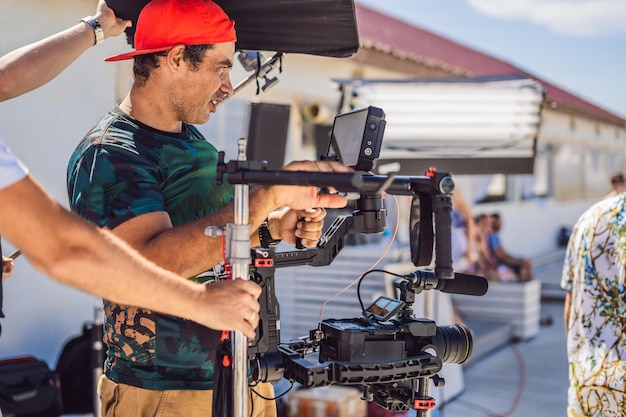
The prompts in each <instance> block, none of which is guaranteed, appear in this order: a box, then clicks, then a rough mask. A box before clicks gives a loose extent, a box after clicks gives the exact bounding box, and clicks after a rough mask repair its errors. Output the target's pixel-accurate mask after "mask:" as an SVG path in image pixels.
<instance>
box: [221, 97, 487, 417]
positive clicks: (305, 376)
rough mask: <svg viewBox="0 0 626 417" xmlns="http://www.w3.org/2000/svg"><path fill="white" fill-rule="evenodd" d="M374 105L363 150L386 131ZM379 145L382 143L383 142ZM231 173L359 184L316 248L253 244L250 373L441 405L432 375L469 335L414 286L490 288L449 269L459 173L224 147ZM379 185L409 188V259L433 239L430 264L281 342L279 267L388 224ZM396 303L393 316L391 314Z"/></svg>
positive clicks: (460, 357) (426, 251) (397, 402)
mask: <svg viewBox="0 0 626 417" xmlns="http://www.w3.org/2000/svg"><path fill="white" fill-rule="evenodd" d="M372 109H375V108H369V111H368V117H367V118H365V119H362V116H359V117H361V119H362V120H363V123H365V126H369V128H365V129H361V130H360V132H363V131H365V132H366V133H367V132H369V134H364V135H363V137H362V139H360V140H362V146H361V147H360V148H359V149H361V150H365V149H367V146H368V144H369V145H372V143H371V142H372V138H374V140H378V141H380V140H382V132H380V133H379V134H378V133H377V134H376V135H375V136H372V135H371V132H372V131H373V130H376V129H372V127H371V126H372V125H371V123H373V122H377V123H379V125H378V126H377V127H381V125H380V122H381V118H380V113H382V111H379V112H378V113H377V112H373V111H372ZM375 110H379V109H375ZM355 113H357V112H355ZM370 114H374V115H375V116H376V117H375V119H372V118H371V117H369V115H370ZM339 116H346V114H343V115H338V118H339ZM338 118H336V120H335V123H336V124H337V120H339V119H338ZM343 119H347V118H345V117H344V118H343ZM343 119H342V120H343ZM359 123H360V122H357V124H359ZM336 127H337V126H334V127H333V130H335V128H336ZM382 127H384V124H382ZM382 127H381V129H382ZM351 130H354V129H351ZM356 130H357V131H359V129H356ZM331 138H334V136H332V135H331ZM332 140H333V139H331V141H332ZM373 145H374V147H375V148H377V149H380V143H374V144H373ZM329 149H330V147H329ZM364 155H366V153H365V152H364ZM371 155H372V154H371V152H370V153H368V154H367V156H368V160H367V161H366V162H367V163H370V162H372V157H371ZM375 156H377V154H376V155H375ZM225 174H226V175H227V180H228V181H229V182H230V183H232V184H291V185H312V186H318V187H334V188H336V189H337V190H339V191H340V192H359V193H360V198H359V199H358V200H356V209H355V210H354V211H353V212H352V213H351V214H350V215H343V216H339V217H337V219H335V221H334V222H333V223H332V225H331V226H330V227H329V228H328V229H327V230H326V231H325V232H324V234H323V236H322V238H321V239H320V241H319V243H318V245H317V247H315V248H308V249H302V250H295V251H288V252H275V248H273V247H270V248H252V249H250V248H249V246H248V247H247V249H250V263H249V268H248V273H249V277H250V279H251V280H254V281H256V282H257V283H258V284H259V285H260V286H261V287H262V288H263V293H262V295H261V297H260V299H259V302H260V304H261V312H260V321H259V326H258V328H257V333H256V337H255V339H254V340H252V341H250V345H249V346H248V348H247V356H248V360H249V365H250V369H251V371H252V379H253V380H254V381H256V382H272V383H276V382H278V381H279V380H281V379H282V378H287V379H289V380H291V381H295V382H298V383H300V384H302V385H303V386H304V387H305V388H312V387H319V386H324V385H329V384H344V385H360V386H362V389H363V398H364V399H365V400H367V401H372V402H375V403H376V404H378V405H379V406H381V407H383V408H385V409H388V410H391V411H405V410H408V409H409V408H414V409H415V410H417V413H418V416H426V415H427V413H428V410H430V409H432V408H433V407H434V406H435V403H434V399H433V398H432V397H430V396H429V382H430V379H432V380H433V382H434V384H435V385H436V386H441V385H442V384H443V383H444V381H443V379H442V378H440V377H439V376H438V375H437V373H438V372H439V371H440V370H441V367H442V364H443V362H449V363H463V362H465V361H466V360H467V359H468V358H469V357H470V355H471V351H472V344H473V342H472V337H471V333H470V331H469V329H468V328H467V327H465V326H464V325H449V326H437V325H436V323H435V322H434V321H433V320H430V319H426V318H415V317H413V316H412V313H413V311H412V304H413V303H414V301H415V295H416V294H419V293H421V292H422V291H423V290H429V289H438V290H440V291H443V292H449V293H461V294H469V295H483V294H484V293H485V292H486V291H487V281H486V280H485V279H484V278H482V277H479V276H473V275H467V274H457V273H454V272H453V269H452V261H451V248H450V234H451V224H450V223H451V210H452V200H451V195H452V191H453V189H454V183H453V181H452V178H451V176H450V175H449V174H448V173H439V172H437V171H436V170H434V169H432V170H430V171H429V172H428V173H427V174H426V175H425V176H412V177H393V176H381V175H371V174H364V173H362V172H358V171H357V172H355V173H354V174H338V173H311V172H298V171H267V170H265V169H264V164H263V163H262V162H259V161H243V160H241V152H240V160H238V161H230V162H228V163H225V162H224V154H223V153H221V154H220V160H219V161H218V180H220V181H221V180H223V176H224V175H225ZM382 192H387V193H389V194H396V195H409V196H413V202H412V209H411V220H410V228H411V245H410V250H411V260H412V262H413V264H414V265H415V266H416V267H425V266H428V265H430V264H431V261H432V255H433V247H434V253H435V267H434V271H431V270H425V269H421V270H419V269H418V270H417V271H415V272H413V273H411V274H407V275H404V276H403V277H402V278H401V279H399V280H397V281H396V282H395V283H394V287H395V288H396V289H397V290H398V292H399V293H400V297H399V298H400V300H393V299H388V298H385V299H384V300H380V299H379V300H377V301H376V302H374V303H373V304H372V305H371V306H370V307H369V308H368V309H367V310H365V311H364V312H363V316H364V317H363V318H351V319H327V320H323V321H322V322H321V323H319V325H318V327H317V328H316V329H314V330H311V331H310V334H309V335H308V337H304V338H302V339H298V340H295V341H290V342H287V343H281V341H280V332H279V327H280V326H279V322H280V312H279V311H280V309H279V303H278V299H277V297H276V294H275V270H276V268H283V267H292V266H300V265H310V266H326V265H330V263H332V262H333V260H334V259H335V257H336V256H337V255H338V254H339V252H340V251H341V250H342V249H343V247H344V246H345V236H346V235H348V234H358V233H366V234H367V233H380V232H382V231H383V230H384V228H385V225H386V221H385V217H386V212H385V209H384V208H383V204H382ZM235 240H237V239H235ZM241 256H242V255H241V253H240V252H239V257H241ZM390 306H393V309H392V308H391V307H390ZM390 310H391V311H390ZM396 312H398V313H397V317H396V318H393V319H391V318H390V317H392V316H394V315H396V314H395V313H396ZM236 359H237V358H236Z"/></svg>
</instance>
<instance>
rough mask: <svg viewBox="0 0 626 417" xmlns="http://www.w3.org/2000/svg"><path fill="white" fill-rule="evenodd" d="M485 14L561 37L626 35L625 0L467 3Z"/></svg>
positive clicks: (471, 0) (489, 0)
mask: <svg viewBox="0 0 626 417" xmlns="http://www.w3.org/2000/svg"><path fill="white" fill-rule="evenodd" d="M467 2H468V3H469V4H470V6H472V7H474V8H475V9H476V10H478V11H479V12H480V13H483V14H485V15H488V16H491V17H495V18H502V19H510V20H526V21H528V22H531V23H534V24H536V25H539V26H543V27H545V28H546V29H548V30H550V31H552V32H555V33H559V34H562V35H568V36H576V37H595V36H603V35H618V34H626V25H625V24H624V22H625V21H626V1H624V0H467Z"/></svg>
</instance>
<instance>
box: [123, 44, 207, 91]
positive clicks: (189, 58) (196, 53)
mask: <svg viewBox="0 0 626 417" xmlns="http://www.w3.org/2000/svg"><path fill="white" fill-rule="evenodd" d="M212 48H213V45H186V46H185V52H184V55H183V59H184V60H185V61H186V62H187V63H188V64H189V66H190V67H191V69H192V70H194V71H196V70H197V69H198V66H199V65H200V63H201V62H202V59H203V58H204V53H205V52H206V51H207V50H208V49H212ZM168 52H169V51H161V52H154V53H151V54H145V55H137V56H136V57H135V62H134V63H133V74H134V75H135V81H136V82H137V83H138V84H139V85H144V84H145V83H146V82H147V81H148V79H149V78H150V74H151V73H152V71H153V70H155V69H156V68H158V67H159V57H162V56H166V55H167V53H168Z"/></svg>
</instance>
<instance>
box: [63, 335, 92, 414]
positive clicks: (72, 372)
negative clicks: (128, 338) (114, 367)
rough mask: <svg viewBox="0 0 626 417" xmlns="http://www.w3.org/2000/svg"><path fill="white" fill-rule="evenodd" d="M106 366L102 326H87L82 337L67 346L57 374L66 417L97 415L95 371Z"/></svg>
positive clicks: (64, 347)
mask: <svg viewBox="0 0 626 417" xmlns="http://www.w3.org/2000/svg"><path fill="white" fill-rule="evenodd" d="M94 345H95V346H99V349H95V348H94ZM103 366H104V353H103V351H102V325H96V324H94V323H87V324H85V325H84V326H83V333H82V334H81V335H80V336H76V337H74V338H72V339H70V340H68V341H67V342H66V343H65V346H63V349H62V350H61V354H60V356H59V359H58V360H57V366H56V369H55V372H56V374H57V375H58V376H59V380H60V382H61V397H62V399H63V414H85V413H93V412H94V394H95V389H96V386H95V384H96V382H97V381H94V369H96V368H102V367H103Z"/></svg>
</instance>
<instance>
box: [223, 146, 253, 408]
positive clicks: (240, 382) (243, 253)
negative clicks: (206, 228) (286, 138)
mask: <svg viewBox="0 0 626 417" xmlns="http://www.w3.org/2000/svg"><path fill="white" fill-rule="evenodd" d="M237 148H238V153H237V160H239V161H245V160H246V140H245V139H243V138H242V139H239V140H238V141H237ZM248 191H249V187H248V185H246V184H238V185H235V200H234V205H235V207H234V209H235V214H234V223H233V224H228V225H227V226H226V231H227V236H228V237H229V239H227V242H228V243H227V247H226V253H227V261H228V262H229V263H230V264H231V265H232V267H233V279H237V278H241V279H249V278H250V277H249V274H250V225H249V224H248ZM234 333H235V334H234V339H233V340H234V342H233V356H234V358H233V371H234V378H233V385H234V389H233V393H234V403H235V404H234V415H235V417H247V416H248V410H247V408H248V358H247V353H248V352H247V349H248V346H247V345H248V339H247V338H246V336H245V335H244V334H243V333H242V332H239V331H237V332H234Z"/></svg>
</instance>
